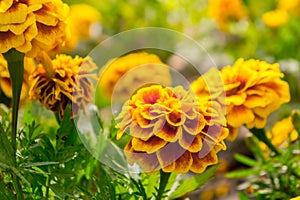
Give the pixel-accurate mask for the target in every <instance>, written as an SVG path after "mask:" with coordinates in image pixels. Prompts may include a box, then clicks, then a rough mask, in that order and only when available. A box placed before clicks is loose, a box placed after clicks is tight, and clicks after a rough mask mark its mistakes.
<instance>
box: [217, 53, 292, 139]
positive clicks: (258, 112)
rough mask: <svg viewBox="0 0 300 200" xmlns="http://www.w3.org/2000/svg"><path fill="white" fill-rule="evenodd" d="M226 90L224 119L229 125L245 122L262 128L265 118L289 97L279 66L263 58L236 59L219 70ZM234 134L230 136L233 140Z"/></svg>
mask: <svg viewBox="0 0 300 200" xmlns="http://www.w3.org/2000/svg"><path fill="white" fill-rule="evenodd" d="M221 76H222V80H223V82H224V89H225V92H226V119H227V122H228V125H229V126H231V127H232V128H235V129H236V128H238V127H240V126H242V125H246V126H247V127H248V128H253V127H256V128H263V127H264V126H265V125H266V122H267V118H268V116H269V115H270V113H272V112H273V111H275V110H277V109H278V108H279V107H280V105H281V104H283V103H286V102H288V101H289V100H290V92H289V85H288V83H287V82H285V81H283V80H281V78H282V77H283V76H284V75H283V73H281V72H280V69H279V65H278V64H277V63H275V64H269V63H267V62H264V61H260V60H254V59H250V60H247V61H244V59H242V58H240V59H238V60H237V61H236V62H235V63H234V65H233V66H226V67H224V68H223V69H222V70H221ZM235 137H236V135H230V139H232V140H234V139H235Z"/></svg>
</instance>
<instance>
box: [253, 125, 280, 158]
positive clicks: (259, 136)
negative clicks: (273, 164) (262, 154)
mask: <svg viewBox="0 0 300 200" xmlns="http://www.w3.org/2000/svg"><path fill="white" fill-rule="evenodd" d="M250 131H251V132H252V133H253V135H255V137H257V139H259V140H260V141H262V142H263V143H265V144H266V145H267V146H268V147H269V148H270V149H271V150H272V151H273V152H274V153H275V154H276V155H280V153H279V151H278V150H277V149H276V147H275V146H274V145H273V144H272V142H271V141H270V140H269V139H268V138H267V136H266V132H265V130H264V129H257V128H252V129H250Z"/></svg>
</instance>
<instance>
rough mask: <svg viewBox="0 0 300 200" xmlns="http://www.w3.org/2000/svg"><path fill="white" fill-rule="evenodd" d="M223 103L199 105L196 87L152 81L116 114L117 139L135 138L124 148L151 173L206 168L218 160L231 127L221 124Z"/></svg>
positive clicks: (132, 159) (130, 161) (129, 160)
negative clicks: (188, 88)
mask: <svg viewBox="0 0 300 200" xmlns="http://www.w3.org/2000/svg"><path fill="white" fill-rule="evenodd" d="M218 106H220V105H219V104H216V105H215V104H213V102H210V101H206V103H205V102H204V101H203V103H201V104H199V102H198V100H197V98H194V95H193V93H192V91H191V90H189V91H187V90H184V89H183V87H181V86H177V87H175V88H171V87H162V86H160V85H152V86H148V87H144V88H141V89H139V90H138V91H137V92H136V94H134V95H133V96H132V98H131V99H130V100H128V101H127V102H126V103H125V104H124V105H123V108H122V111H121V113H120V114H119V116H118V117H117V118H116V120H117V122H118V123H117V127H119V128H120V130H119V132H118V135H117V139H120V138H121V137H122V135H123V134H124V132H126V131H128V133H130V135H131V136H132V138H131V140H130V141H129V142H128V144H127V145H126V147H125V149H124V151H125V155H126V157H127V160H128V163H129V164H130V165H132V164H133V163H134V162H136V163H138V164H139V165H140V166H141V167H142V168H143V169H144V170H145V171H146V172H153V171H157V170H159V169H162V170H163V171H164V172H175V173H186V172H188V171H189V170H190V171H192V172H195V173H201V172H203V171H204V170H205V169H206V167H207V166H208V165H212V164H216V163H217V162H218V158H217V152H219V151H220V150H225V149H226V145H225V143H224V141H223V140H224V139H225V138H226V137H227V135H228V130H227V129H226V128H224V127H223V124H220V123H218V119H216V116H220V113H218V109H219V108H218Z"/></svg>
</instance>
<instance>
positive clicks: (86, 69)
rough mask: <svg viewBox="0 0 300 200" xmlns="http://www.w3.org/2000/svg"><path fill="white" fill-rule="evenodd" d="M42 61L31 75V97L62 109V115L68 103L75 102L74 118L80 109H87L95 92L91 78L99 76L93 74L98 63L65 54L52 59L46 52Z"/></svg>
mask: <svg viewBox="0 0 300 200" xmlns="http://www.w3.org/2000/svg"><path fill="white" fill-rule="evenodd" d="M39 60H40V62H41V64H39V65H38V66H37V68H36V71H35V72H34V73H33V74H32V76H31V78H32V79H33V85H32V88H31V89H30V97H31V98H33V99H35V100H36V101H39V102H40V103H41V104H42V105H43V106H45V107H46V108H47V109H49V110H52V111H54V112H59V115H60V118H62V117H63V114H64V110H65V108H66V106H67V104H68V103H70V104H72V111H73V112H72V114H73V115H72V117H75V116H76V115H77V114H78V111H79V109H84V110H85V108H86V106H87V104H89V103H90V102H92V100H93V94H94V93H93V84H92V81H91V79H90V78H92V79H96V78H97V76H96V75H95V74H93V73H92V72H93V71H94V70H96V69H97V66H96V65H95V64H94V63H93V62H92V60H91V58H89V57H87V58H81V57H78V56H76V57H75V58H72V57H71V56H67V55H64V54H61V55H57V56H56V58H55V59H54V60H52V61H51V60H50V58H49V57H47V55H46V54H41V57H39Z"/></svg>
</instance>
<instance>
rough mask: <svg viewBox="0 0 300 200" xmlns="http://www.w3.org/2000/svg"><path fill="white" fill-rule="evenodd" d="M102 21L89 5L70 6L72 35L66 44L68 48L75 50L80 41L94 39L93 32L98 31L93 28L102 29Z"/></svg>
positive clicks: (95, 10)
mask: <svg viewBox="0 0 300 200" xmlns="http://www.w3.org/2000/svg"><path fill="white" fill-rule="evenodd" d="M100 19H101V15H100V13H99V12H98V10H97V9H95V8H94V7H92V6H89V5H87V4H75V5H72V6H70V13H69V18H68V21H69V26H70V32H71V35H70V38H68V40H67V42H66V46H67V47H68V48H70V49H74V47H75V46H76V44H77V43H78V41H79V40H81V39H90V38H91V36H92V37H93V34H94V33H93V32H92V31H96V30H95V29H93V28H95V26H98V27H99V26H100V27H101V24H100ZM78 27H80V28H78ZM98 34H99V33H98Z"/></svg>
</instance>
